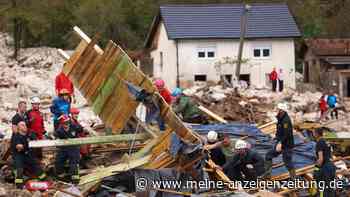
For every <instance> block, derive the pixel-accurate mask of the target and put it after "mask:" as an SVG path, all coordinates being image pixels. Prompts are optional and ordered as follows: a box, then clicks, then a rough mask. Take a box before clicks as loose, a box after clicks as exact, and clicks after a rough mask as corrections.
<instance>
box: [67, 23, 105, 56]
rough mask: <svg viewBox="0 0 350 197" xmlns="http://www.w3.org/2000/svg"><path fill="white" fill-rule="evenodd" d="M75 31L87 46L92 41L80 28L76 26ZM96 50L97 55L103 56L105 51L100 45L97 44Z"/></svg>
mask: <svg viewBox="0 0 350 197" xmlns="http://www.w3.org/2000/svg"><path fill="white" fill-rule="evenodd" d="M73 30H74V33H76V34H77V35H78V36H79V37H80V38H81V39H82V40H84V41H85V42H86V43H87V44H89V43H90V42H91V39H90V38H89V36H87V35H86V34H85V33H84V32H83V31H82V30H81V29H80V28H79V27H77V26H74V27H73ZM94 49H95V50H96V52H97V53H99V54H103V50H102V49H101V48H100V47H99V46H98V45H96V44H95V45H94Z"/></svg>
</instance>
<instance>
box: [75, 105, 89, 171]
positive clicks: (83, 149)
mask: <svg viewBox="0 0 350 197" xmlns="http://www.w3.org/2000/svg"><path fill="white" fill-rule="evenodd" d="M70 113H71V126H72V127H73V129H74V130H76V131H78V137H80V138H83V137H87V136H88V135H89V133H88V132H85V130H84V128H83V126H81V124H80V123H79V120H78V119H79V113H80V110H79V109H78V108H71V109H70ZM90 149H91V145H89V144H85V145H81V146H80V158H81V159H80V166H81V167H82V168H88V167H87V165H86V162H87V161H89V160H90V152H91V150H90Z"/></svg>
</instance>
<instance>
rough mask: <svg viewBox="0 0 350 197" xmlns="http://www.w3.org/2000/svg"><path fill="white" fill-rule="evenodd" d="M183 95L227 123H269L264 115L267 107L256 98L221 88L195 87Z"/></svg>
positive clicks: (261, 100) (260, 99)
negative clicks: (188, 96)
mask: <svg viewBox="0 0 350 197" xmlns="http://www.w3.org/2000/svg"><path fill="white" fill-rule="evenodd" d="M194 90H195V91H194ZM184 93H185V94H187V95H190V96H192V97H193V98H194V99H195V100H196V101H197V102H198V103H199V104H200V105H203V106H207V107H208V109H209V110H211V111H213V112H214V113H216V114H218V115H219V116H221V117H222V118H224V119H225V120H228V121H237V122H248V123H258V124H260V123H261V124H263V123H266V122H269V121H270V120H269V118H268V116H267V114H266V109H268V106H266V104H264V102H263V99H262V98H259V97H257V96H251V97H244V96H241V95H240V94H238V93H237V92H235V91H234V90H233V89H222V88H221V86H204V87H201V88H196V87H195V88H193V89H191V90H185V91H184ZM270 105H271V104H270Z"/></svg>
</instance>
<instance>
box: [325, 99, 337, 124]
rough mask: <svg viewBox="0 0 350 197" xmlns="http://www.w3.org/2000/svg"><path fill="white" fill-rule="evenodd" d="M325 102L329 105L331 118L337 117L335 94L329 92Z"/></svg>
mask: <svg viewBox="0 0 350 197" xmlns="http://www.w3.org/2000/svg"><path fill="white" fill-rule="evenodd" d="M327 104H328V107H329V109H330V112H331V118H332V119H334V118H336V119H338V110H337V105H338V104H337V96H335V95H334V93H333V92H331V93H330V94H329V96H328V97H327Z"/></svg>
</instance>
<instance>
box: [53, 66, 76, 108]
mask: <svg viewBox="0 0 350 197" xmlns="http://www.w3.org/2000/svg"><path fill="white" fill-rule="evenodd" d="M55 90H56V95H57V96H59V94H60V92H61V91H62V90H67V91H68V94H69V96H70V97H71V98H73V100H74V86H73V83H72V81H71V80H70V79H69V78H68V77H67V76H66V75H65V74H64V73H63V72H60V73H59V74H58V75H57V76H56V78H55ZM73 102H74V101H73Z"/></svg>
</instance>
